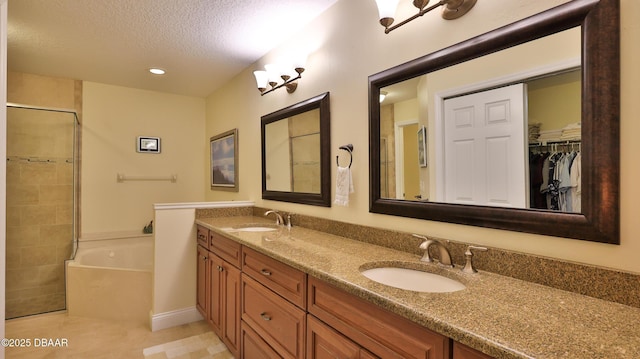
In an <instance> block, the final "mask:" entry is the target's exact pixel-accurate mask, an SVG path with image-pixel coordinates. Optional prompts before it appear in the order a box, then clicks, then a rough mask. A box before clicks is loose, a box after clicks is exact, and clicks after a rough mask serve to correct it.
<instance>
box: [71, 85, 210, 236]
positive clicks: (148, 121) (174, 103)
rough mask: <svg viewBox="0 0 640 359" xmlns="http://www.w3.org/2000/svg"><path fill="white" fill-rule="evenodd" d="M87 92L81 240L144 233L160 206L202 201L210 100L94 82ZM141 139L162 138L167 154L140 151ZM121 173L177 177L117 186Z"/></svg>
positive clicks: (162, 144) (163, 152) (83, 143)
mask: <svg viewBox="0 0 640 359" xmlns="http://www.w3.org/2000/svg"><path fill="white" fill-rule="evenodd" d="M83 94H84V97H83V101H84V122H83V140H82V175H81V178H82V179H81V188H82V198H81V201H82V202H81V203H82V206H81V207H82V208H81V217H82V233H81V237H83V236H85V235H88V234H94V233H105V232H114V231H115V232H126V231H140V232H141V231H142V228H143V227H144V226H145V225H146V224H147V223H149V221H151V220H152V219H153V216H154V211H153V204H154V203H168V202H199V201H202V200H203V198H204V190H203V180H202V179H203V178H204V173H205V167H204V166H203V165H202V163H203V161H204V158H205V154H206V153H207V152H206V149H207V145H208V140H205V137H204V136H203V133H204V118H205V117H204V109H205V103H204V99H202V98H196V97H187V96H178V95H172V94H166V93H160V92H152V91H145V90H137V89H131V88H126V87H119V86H112V85H104V84H99V83H93V82H85V83H84V92H83ZM138 136H153V137H160V138H161V153H160V154H148V153H137V152H136V139H137V137H138ZM207 139H208V137H207ZM119 173H120V174H124V175H125V176H151V177H168V176H170V175H174V174H175V175H177V182H176V183H171V182H169V181H131V182H123V183H118V182H117V181H116V176H117V174H119Z"/></svg>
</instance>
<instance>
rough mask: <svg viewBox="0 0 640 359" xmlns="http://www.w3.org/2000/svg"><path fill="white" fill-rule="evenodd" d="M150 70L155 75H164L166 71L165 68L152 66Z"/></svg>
mask: <svg viewBox="0 0 640 359" xmlns="http://www.w3.org/2000/svg"><path fill="white" fill-rule="evenodd" d="M149 72H151V73H152V74H154V75H164V73H165V71H164V70H163V69H159V68H157V67H152V68H150V69H149Z"/></svg>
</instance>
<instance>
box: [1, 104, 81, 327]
mask: <svg viewBox="0 0 640 359" xmlns="http://www.w3.org/2000/svg"><path fill="white" fill-rule="evenodd" d="M73 131H74V116H73V114H69V113H57V112H50V111H38V110H30V109H16V108H8V109H7V237H6V238H7V258H6V265H7V272H6V273H7V277H6V313H5V314H6V317H7V318H14V317H20V316H24V315H30V314H37V313H43V312H50V311H55V310H61V309H64V308H65V276H64V261H65V259H69V258H70V256H71V252H72V250H73V225H74V223H73V190H74V188H73V178H74V176H73V141H74V138H73Z"/></svg>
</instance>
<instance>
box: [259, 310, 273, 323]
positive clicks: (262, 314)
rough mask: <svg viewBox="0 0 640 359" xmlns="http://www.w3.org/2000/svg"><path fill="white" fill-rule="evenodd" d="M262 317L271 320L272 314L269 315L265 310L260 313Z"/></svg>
mask: <svg viewBox="0 0 640 359" xmlns="http://www.w3.org/2000/svg"><path fill="white" fill-rule="evenodd" d="M260 317H261V318H262V319H263V320H264V321H267V322H268V321H270V320H271V316H269V315H267V313H265V312H262V313H260Z"/></svg>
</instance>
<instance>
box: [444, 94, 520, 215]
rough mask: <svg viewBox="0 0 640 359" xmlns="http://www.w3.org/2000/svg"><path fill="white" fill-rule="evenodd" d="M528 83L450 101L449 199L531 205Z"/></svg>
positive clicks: (447, 141) (446, 162)
mask: <svg viewBox="0 0 640 359" xmlns="http://www.w3.org/2000/svg"><path fill="white" fill-rule="evenodd" d="M525 90H526V88H525V85H524V84H517V85H512V86H507V87H502V88H498V89H494V90H489V91H484V92H479V93H475V94H471V95H466V96H460V97H456V98H452V99H448V100H445V101H444V113H445V117H444V133H445V148H444V151H445V153H444V167H445V168H444V170H445V177H444V187H445V202H447V203H459V204H474V205H487V206H500V207H515V208H526V207H527V178H526V171H527V167H528V166H527V161H528V159H527V154H526V142H525V138H526V134H527V131H528V130H527V128H528V126H527V118H526V92H525Z"/></svg>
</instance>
